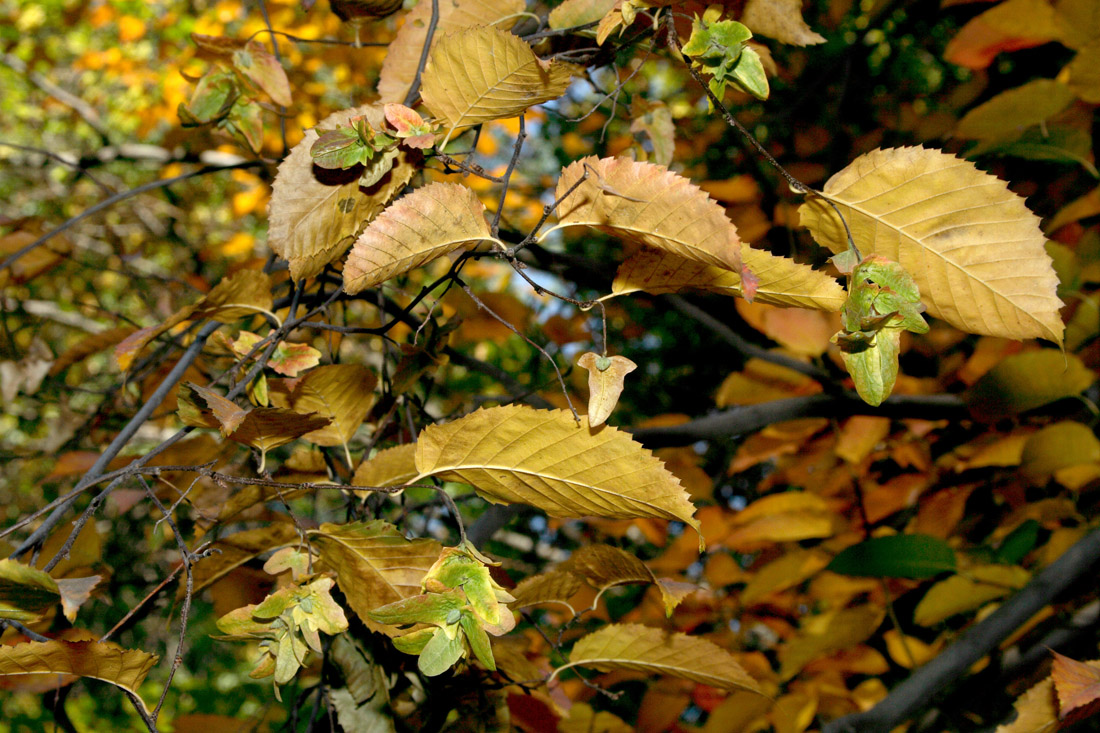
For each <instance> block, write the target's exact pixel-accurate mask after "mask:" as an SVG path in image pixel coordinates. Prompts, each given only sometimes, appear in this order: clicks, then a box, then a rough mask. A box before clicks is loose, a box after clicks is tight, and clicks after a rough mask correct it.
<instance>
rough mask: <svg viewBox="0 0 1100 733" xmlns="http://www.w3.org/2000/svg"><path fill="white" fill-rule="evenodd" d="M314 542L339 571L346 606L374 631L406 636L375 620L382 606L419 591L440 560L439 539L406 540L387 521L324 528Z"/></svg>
mask: <svg viewBox="0 0 1100 733" xmlns="http://www.w3.org/2000/svg"><path fill="white" fill-rule="evenodd" d="M310 540H311V541H312V542H313V544H314V545H315V546H316V547H317V550H318V552H320V555H321V559H322V561H324V563H325V564H326V565H328V566H329V567H330V568H332V569H333V570H335V571H336V576H337V580H336V582H337V584H339V586H340V590H341V591H342V592H343V594H344V595H345V596H346V597H347V599H348V605H349V606H351V609H352V610H353V611H355V613H356V615H358V616H359V618H360V619H362V620H363V623H365V624H366V625H367V626H368V627H370V628H371V630H373V631H380V632H382V633H384V634H386V635H388V636H398V635H400V634H404V633H405V632H404V631H402V630H400V629H398V628H396V627H394V626H389V625H386V624H380V623H378V622H376V621H373V620H372V619H371V618H370V616H369V615H368V614H369V613H370V612H371V611H372V610H374V609H376V608H378V607H379V606H383V605H386V604H387V603H393V602H394V601H399V600H401V599H402V598H408V597H410V596H414V595H416V594H418V593H420V582H421V580H422V579H423V577H424V575H425V573H427V572H428V569H429V568H431V566H432V564H433V563H435V561H436V560H437V559H438V558H439V553H440V552H441V551H442V549H443V548H442V546H441V545H440V544H439V543H438V542H436V541H435V540H428V539H418V540H408V539H405V536H404V535H403V534H401V532H399V531H398V529H397V528H396V527H394V526H393V525H391V524H387V523H386V522H383V521H380V520H376V521H372V522H357V523H352V524H344V525H338V524H322V525H321V527H320V529H317V530H314V531H312V532H310Z"/></svg>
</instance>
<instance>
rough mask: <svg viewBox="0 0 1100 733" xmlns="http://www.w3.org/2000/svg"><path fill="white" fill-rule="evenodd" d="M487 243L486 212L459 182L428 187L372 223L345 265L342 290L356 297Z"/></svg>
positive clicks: (390, 208)
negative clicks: (445, 258) (392, 278)
mask: <svg viewBox="0 0 1100 733" xmlns="http://www.w3.org/2000/svg"><path fill="white" fill-rule="evenodd" d="M486 239H492V233H491V232H490V230H489V222H487V221H486V220H485V207H484V206H483V205H482V203H481V201H479V200H478V198H477V194H475V193H474V192H473V191H472V190H471V189H469V188H467V187H466V186H463V185H461V184H458V183H433V184H430V185H428V186H425V187H423V188H419V189H417V190H416V191H414V192H413V193H410V194H409V195H408V196H405V197H404V198H402V199H400V200H398V201H396V202H395V203H394V204H393V205H392V206H390V207H389V208H388V209H386V210H385V211H384V212H383V213H382V215H381V216H379V217H378V218H377V219H375V220H374V221H373V222H371V224H370V226H368V227H367V228H366V230H365V231H364V232H363V234H362V236H360V237H359V239H358V241H356V243H355V246H354V247H352V250H351V254H349V255H348V261H347V264H346V265H345V266H344V290H345V291H347V292H348V293H349V294H355V293H358V292H361V291H363V290H365V289H367V288H370V287H373V286H375V285H378V284H380V283H383V282H385V281H386V280H389V279H390V278H391V277H394V276H396V275H400V274H402V273H405V272H408V271H409V270H411V269H413V268H414V267H419V266H420V265H423V264H424V263H426V262H430V261H431V260H434V259H435V258H436V257H441V256H443V255H445V254H447V253H448V252H454V251H455V250H457V249H461V248H463V247H468V246H471V245H474V244H477V243H478V242H480V241H482V240H486Z"/></svg>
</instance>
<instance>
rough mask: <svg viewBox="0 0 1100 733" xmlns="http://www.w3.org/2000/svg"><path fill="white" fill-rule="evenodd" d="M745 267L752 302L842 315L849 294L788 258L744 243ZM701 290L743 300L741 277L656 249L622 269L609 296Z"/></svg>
mask: <svg viewBox="0 0 1100 733" xmlns="http://www.w3.org/2000/svg"><path fill="white" fill-rule="evenodd" d="M741 262H742V263H743V264H744V266H745V267H746V268H748V269H749V270H750V271H751V272H752V274H753V275H755V276H756V277H757V279H758V280H759V281H760V284H759V285H758V286H757V288H756V295H755V297H754V302H757V303H764V304H765V305H777V306H780V307H787V308H815V309H817V310H824V311H838V310H840V309H841V308H842V307H843V306H844V301H845V300H846V299H847V297H848V294H847V293H846V292H845V291H844V288H843V287H841V285H840V283H838V282H837V281H836V279H835V278H833V277H830V276H829V275H828V274H826V273H824V272H819V271H818V270H815V269H813V268H812V267H809V266H808V265H801V264H799V263H797V262H795V261H794V260H792V259H789V258H787V257H776V256H775V255H773V254H771V253H770V252H764V251H762V250H759V249H753V248H752V247H750V246H748V245H747V244H744V243H742V244H741ZM689 289H698V290H705V291H707V292H712V293H720V294H723V295H734V296H739V297H744V295H743V293H742V291H741V273H740V272H737V271H735V270H728V269H726V268H724V267H715V266H714V265H709V264H707V263H705V262H697V261H694V260H686V259H684V258H683V257H679V256H677V255H674V254H672V253H671V252H664V251H662V250H657V249H649V248H645V249H642V250H641V251H639V252H638V253H637V254H634V255H633V256H631V257H629V258H627V260H626V261H625V262H623V263H622V264H621V265H619V270H618V272H616V273H615V281H614V282H613V283H612V284H611V292H612V293H613V294H615V295H625V294H627V293H634V292H637V291H639V290H641V291H644V292H647V293H650V294H651V295H661V294H662V293H678V292H680V291H682V290H689Z"/></svg>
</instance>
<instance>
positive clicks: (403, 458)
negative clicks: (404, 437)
mask: <svg viewBox="0 0 1100 733" xmlns="http://www.w3.org/2000/svg"><path fill="white" fill-rule="evenodd" d="M415 453H416V445H415V444H414V443H407V444H405V445H398V446H394V447H393V448H387V449H386V450H383V451H379V452H378V453H376V454H375V455H374V457H372V458H369V459H367V460H364V461H363V462H362V463H360V464H359V467H358V468H357V469H355V475H354V476H352V478H351V485H352V486H402V485H404V484H407V483H408V482H410V481H412V480H413V479H414V478H416V474H417V470H416V462H415V461H414V460H413V456H414V454H415Z"/></svg>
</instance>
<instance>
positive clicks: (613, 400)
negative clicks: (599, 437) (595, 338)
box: [577, 351, 638, 427]
mask: <svg viewBox="0 0 1100 733" xmlns="http://www.w3.org/2000/svg"><path fill="white" fill-rule="evenodd" d="M577 366H579V367H580V368H581V369H587V370H588V393H589V394H588V424H589V425H591V426H592V427H596V426H597V425H603V424H604V423H605V422H606V421H607V418H608V417H610V416H611V412H612V411H613V410H614V409H615V405H616V404H618V402H619V395H621V394H622V393H623V380H624V379H626V375H627V374H630V373H631V372H632V371H634V370H635V369H637V368H638V365H637V364H635V363H634V362H632V361H631V360H630V359H627V358H626V357H625V356H610V357H606V356H605V357H601V356H600V355H599V354H597V353H595V352H593V351H587V352H585V353H583V354H581V357H580V358H579V359H578V360H577ZM601 366H602V367H603V368H602V369H601V368H600V367H601Z"/></svg>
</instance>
